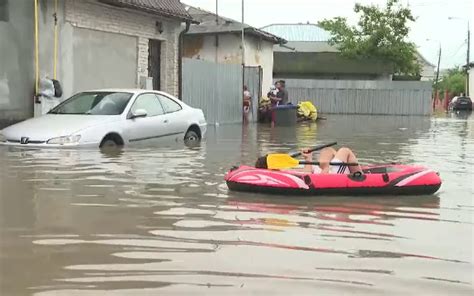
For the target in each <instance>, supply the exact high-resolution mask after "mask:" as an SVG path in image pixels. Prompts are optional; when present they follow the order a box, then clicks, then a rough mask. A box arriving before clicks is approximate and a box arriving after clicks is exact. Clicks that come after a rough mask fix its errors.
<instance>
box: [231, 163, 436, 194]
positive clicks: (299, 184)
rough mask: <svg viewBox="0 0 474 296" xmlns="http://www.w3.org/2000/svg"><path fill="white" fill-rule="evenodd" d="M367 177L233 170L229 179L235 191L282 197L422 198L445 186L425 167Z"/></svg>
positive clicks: (370, 170) (377, 171)
mask: <svg viewBox="0 0 474 296" xmlns="http://www.w3.org/2000/svg"><path fill="white" fill-rule="evenodd" d="M363 171H364V174H348V175H346V174H308V173H303V172H297V171H289V170H288V171H277V170H267V169H257V168H254V167H249V166H240V167H234V168H232V169H231V170H230V171H229V172H228V173H227V174H226V176H225V180H226V182H227V186H228V187H229V189H230V190H234V191H248V192H261V193H270V194H282V195H370V194H378V195H422V194H433V193H435V192H436V191H437V190H438V189H439V188H440V186H441V179H440V177H439V175H438V173H436V172H435V171H432V170H430V169H428V168H425V167H421V166H408V165H395V164H389V165H376V166H367V167H363Z"/></svg>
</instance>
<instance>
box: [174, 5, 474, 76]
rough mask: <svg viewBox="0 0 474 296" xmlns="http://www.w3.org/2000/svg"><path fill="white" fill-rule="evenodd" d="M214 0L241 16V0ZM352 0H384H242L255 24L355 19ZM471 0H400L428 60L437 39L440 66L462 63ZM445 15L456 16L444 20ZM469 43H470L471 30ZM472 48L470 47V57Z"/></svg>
mask: <svg viewBox="0 0 474 296" xmlns="http://www.w3.org/2000/svg"><path fill="white" fill-rule="evenodd" d="M218 1H219V14H221V15H223V16H226V17H229V18H232V19H235V20H239V21H240V20H241V18H242V14H241V11H242V8H241V3H242V0H218ZM181 2H183V3H185V4H189V5H193V6H196V7H200V8H202V9H206V10H209V11H212V12H215V10H216V0H182V1H181ZM356 2H358V3H362V4H369V3H373V4H377V5H382V6H383V5H384V4H385V3H386V0H357V1H354V0H245V22H246V23H248V24H250V25H252V26H255V27H258V28H260V27H263V26H265V25H269V24H272V23H299V22H303V23H305V22H311V23H317V22H318V21H320V20H322V19H325V18H333V17H335V16H343V17H347V18H348V19H349V20H350V21H351V22H355V21H356V20H357V15H356V14H355V13H354V11H353V8H354V4H355V3H356ZM473 2H474V0H402V3H404V4H407V3H408V4H409V5H410V7H411V9H412V12H413V14H414V16H415V17H416V18H417V20H416V22H415V23H413V24H412V25H411V29H412V30H411V33H410V36H409V38H410V40H411V41H413V42H415V43H416V45H417V46H418V48H419V50H420V52H421V53H422V54H423V55H424V56H425V57H426V58H427V59H428V60H429V61H430V62H432V63H433V64H436V62H437V53H438V47H439V42H441V47H442V55H441V68H449V67H453V66H455V65H464V64H465V62H466V50H467V42H466V40H467V21H468V20H469V21H470V23H471V28H472V24H473V15H474V12H473V10H474V5H473ZM448 17H457V18H460V19H456V20H448ZM426 39H432V40H433V41H427V40H426ZM471 44H473V42H472V33H471ZM471 48H472V46H471ZM472 51H473V50H472V49H471V61H472V56H473V53H472Z"/></svg>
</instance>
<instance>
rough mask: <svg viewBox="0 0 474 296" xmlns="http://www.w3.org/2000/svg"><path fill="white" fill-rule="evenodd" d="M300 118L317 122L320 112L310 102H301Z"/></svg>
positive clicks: (299, 107) (299, 105)
mask: <svg viewBox="0 0 474 296" xmlns="http://www.w3.org/2000/svg"><path fill="white" fill-rule="evenodd" d="M298 116H299V117H302V118H304V119H306V120H313V121H316V119H318V110H317V109H316V107H315V106H314V105H313V103H311V102H310V101H304V102H300V103H299V104H298Z"/></svg>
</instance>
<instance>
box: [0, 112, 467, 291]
mask: <svg viewBox="0 0 474 296" xmlns="http://www.w3.org/2000/svg"><path fill="white" fill-rule="evenodd" d="M334 140H335V141H338V143H339V147H340V146H342V145H344V146H349V147H351V148H353V150H355V152H356V153H357V155H358V157H359V159H360V162H361V163H364V164H371V163H386V162H401V163H406V164H413V163H417V164H423V165H426V166H429V167H431V168H433V169H434V170H437V171H439V172H440V175H441V177H442V179H443V185H442V187H441V189H440V190H439V191H438V192H437V193H436V194H435V195H433V196H411V197H383V196H380V197H377V196H375V197H370V198H369V197H324V196H323V197H292V196H266V195H261V194H250V193H238V192H229V191H228V190H227V187H226V185H225V182H224V180H223V178H224V174H225V172H226V171H227V170H228V169H230V168H231V167H232V166H233V165H236V164H253V163H254V161H255V159H256V158H257V157H258V156H259V155H262V154H265V153H268V152H275V151H283V152H290V151H295V150H297V149H298V148H302V147H305V146H315V145H317V144H321V143H326V142H331V141H334ZM473 153H474V115H471V116H467V115H466V116H463V115H458V116H456V115H444V114H443V115H440V116H438V117H390V116H380V117H377V116H335V115H330V116H328V120H326V121H321V122H319V123H318V124H304V125H300V126H298V127H297V128H278V129H273V130H272V129H270V128H269V127H267V126H257V125H250V126H246V127H244V128H242V127H241V126H240V125H223V126H219V127H210V128H209V132H208V138H207V140H206V141H204V142H203V143H202V144H201V145H200V146H199V147H194V148H186V147H184V146H183V145H181V144H175V145H172V146H170V147H160V148H156V147H153V146H150V145H148V146H143V147H135V148H127V149H125V150H123V151H121V152H118V153H102V152H100V151H98V150H97V151H96V150H25V149H13V148H6V147H0V163H1V167H0V211H1V212H0V295H2V296H3V295H41V296H47V295H104V294H105V295H178V294H179V295H191V294H192V295H316V294H317V295H343V294H349V293H350V294H351V295H382V294H383V295H402V294H403V295H413V294H416V295H472V294H473V291H474V288H473V287H474V286H473V283H474V263H473V257H474V251H473V250H474V219H473V217H474V156H473Z"/></svg>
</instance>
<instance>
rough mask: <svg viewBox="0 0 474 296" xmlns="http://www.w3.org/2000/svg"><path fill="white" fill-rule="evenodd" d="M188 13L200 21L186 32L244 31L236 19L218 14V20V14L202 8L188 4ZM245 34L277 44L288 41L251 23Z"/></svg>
mask: <svg viewBox="0 0 474 296" xmlns="http://www.w3.org/2000/svg"><path fill="white" fill-rule="evenodd" d="M187 11H188V13H189V14H190V15H191V17H192V18H193V20H195V21H197V22H199V24H198V25H192V26H191V28H190V29H189V31H188V32H187V33H186V34H189V35H192V34H215V33H233V32H241V31H242V23H241V22H238V21H236V20H233V19H230V18H226V17H222V16H218V17H217V19H218V22H216V14H215V13H213V12H210V11H206V10H203V9H200V8H196V7H192V6H188V8H187ZM243 27H244V31H245V34H252V35H255V36H259V37H261V38H264V39H266V40H269V41H271V42H273V43H275V44H278V43H286V40H284V39H283V38H281V37H279V36H275V35H274V34H271V33H269V32H266V31H264V30H260V29H257V28H254V27H252V26H250V25H247V24H244V25H243Z"/></svg>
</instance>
